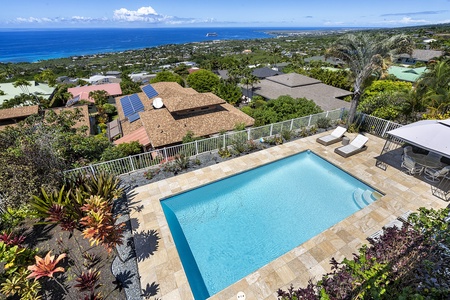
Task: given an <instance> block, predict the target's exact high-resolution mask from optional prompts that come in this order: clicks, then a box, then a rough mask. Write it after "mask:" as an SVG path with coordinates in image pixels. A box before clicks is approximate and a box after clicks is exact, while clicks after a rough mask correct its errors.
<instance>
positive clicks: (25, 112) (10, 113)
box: [0, 105, 39, 120]
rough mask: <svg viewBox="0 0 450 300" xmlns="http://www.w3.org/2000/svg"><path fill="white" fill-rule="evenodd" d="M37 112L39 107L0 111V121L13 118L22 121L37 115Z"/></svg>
mask: <svg viewBox="0 0 450 300" xmlns="http://www.w3.org/2000/svg"><path fill="white" fill-rule="evenodd" d="M38 112H39V105H32V106H22V107H14V108H5V109H0V120H8V119H14V118H20V119H23V118H25V117H28V116H31V115H34V114H37V113H38Z"/></svg>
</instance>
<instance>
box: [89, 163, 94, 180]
mask: <svg viewBox="0 0 450 300" xmlns="http://www.w3.org/2000/svg"><path fill="white" fill-rule="evenodd" d="M89 168H90V169H91V172H92V175H94V177H95V170H94V167H93V166H92V165H89Z"/></svg>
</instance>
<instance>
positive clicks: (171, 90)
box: [116, 82, 254, 147]
mask: <svg viewBox="0 0 450 300" xmlns="http://www.w3.org/2000/svg"><path fill="white" fill-rule="evenodd" d="M152 86H153V88H154V89H155V90H156V91H157V92H158V96H157V97H159V98H161V99H163V103H164V107H163V108H161V109H154V108H153V106H152V99H153V98H152V99H148V98H147V96H146V95H145V94H144V93H138V96H139V98H140V99H141V101H142V103H143V105H144V109H145V111H144V112H140V113H139V115H140V120H137V121H136V122H133V123H130V122H128V121H127V120H125V116H124V114H123V109H122V107H121V104H120V100H119V98H116V107H117V111H118V114H119V119H120V120H121V125H122V131H123V134H124V137H123V138H125V137H126V136H127V135H128V134H131V133H133V132H134V131H136V130H138V129H140V128H141V127H142V128H145V131H146V132H147V135H148V137H149V139H150V142H151V144H152V146H153V147H162V146H165V145H170V144H175V143H179V142H181V141H182V138H183V137H184V136H185V135H186V133H187V131H192V132H194V135H195V136H206V135H211V134H216V133H218V132H220V131H221V130H232V129H234V127H235V125H236V123H245V124H246V126H251V125H253V123H254V120H253V118H251V117H250V116H248V115H246V114H244V113H243V112H241V111H240V110H239V109H237V108H235V107H233V106H232V105H229V104H227V103H226V102H225V101H224V100H223V99H221V98H219V97H217V96H216V95H214V94H212V93H198V92H196V91H195V90H194V89H191V88H183V87H182V86H180V85H179V84H178V83H176V82H158V83H153V84H152ZM155 98H156V97H155ZM202 107H207V108H208V109H206V110H204V111H200V110H199V111H197V112H196V113H187V114H184V115H179V114H177V113H179V112H186V111H188V110H190V109H196V108H202ZM214 107H215V108H214ZM172 113H175V114H172ZM123 138H122V139H123Z"/></svg>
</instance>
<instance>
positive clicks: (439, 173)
mask: <svg viewBox="0 0 450 300" xmlns="http://www.w3.org/2000/svg"><path fill="white" fill-rule="evenodd" d="M448 172H450V166H446V167H443V168H442V169H440V170H436V169H432V168H426V169H425V179H427V180H429V181H433V182H436V181H439V178H441V177H444V176H446V175H447V174H448Z"/></svg>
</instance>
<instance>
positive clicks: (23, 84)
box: [13, 78, 31, 95]
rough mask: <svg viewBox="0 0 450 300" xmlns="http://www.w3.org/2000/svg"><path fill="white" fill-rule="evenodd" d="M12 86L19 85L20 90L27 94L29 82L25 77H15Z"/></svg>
mask: <svg viewBox="0 0 450 300" xmlns="http://www.w3.org/2000/svg"><path fill="white" fill-rule="evenodd" d="M13 86H14V87H15V88H17V87H20V89H21V90H22V92H23V93H24V94H27V95H29V94H30V92H29V91H28V87H29V86H31V83H29V82H28V81H27V80H26V79H23V78H20V79H17V80H16V81H15V82H14V83H13Z"/></svg>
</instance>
